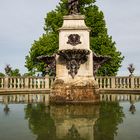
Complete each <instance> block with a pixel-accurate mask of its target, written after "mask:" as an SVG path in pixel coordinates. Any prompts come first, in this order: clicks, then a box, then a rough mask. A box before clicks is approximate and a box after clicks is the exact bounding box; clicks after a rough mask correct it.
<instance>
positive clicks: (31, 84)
mask: <svg viewBox="0 0 140 140" xmlns="http://www.w3.org/2000/svg"><path fill="white" fill-rule="evenodd" d="M29 84H30V88H31V89H32V88H33V79H32V78H30V83H29Z"/></svg>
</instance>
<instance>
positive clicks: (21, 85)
mask: <svg viewBox="0 0 140 140" xmlns="http://www.w3.org/2000/svg"><path fill="white" fill-rule="evenodd" d="M53 80H54V78H53V77H47V76H46V77H0V90H9V89H11V90H12V89H13V90H16V89H19V90H20V89H21V90H22V89H31V90H39V89H50V87H51V85H52V82H53Z"/></svg>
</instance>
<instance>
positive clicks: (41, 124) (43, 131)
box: [25, 104, 55, 140]
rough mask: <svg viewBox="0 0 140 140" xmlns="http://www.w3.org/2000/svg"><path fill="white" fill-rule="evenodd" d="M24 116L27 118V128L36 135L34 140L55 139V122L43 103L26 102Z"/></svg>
mask: <svg viewBox="0 0 140 140" xmlns="http://www.w3.org/2000/svg"><path fill="white" fill-rule="evenodd" d="M25 118H26V119H28V122H29V129H31V130H32V132H33V133H34V134H35V135H37V139H36V140H46V139H47V140H55V124H54V121H53V119H52V118H51V116H50V113H49V109H48V108H46V106H45V105H44V104H28V105H27V107H26V108H25Z"/></svg>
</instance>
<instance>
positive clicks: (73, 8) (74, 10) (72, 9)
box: [68, 0, 79, 15]
mask: <svg viewBox="0 0 140 140" xmlns="http://www.w3.org/2000/svg"><path fill="white" fill-rule="evenodd" d="M68 9H69V15H76V14H79V1H78V0H68Z"/></svg>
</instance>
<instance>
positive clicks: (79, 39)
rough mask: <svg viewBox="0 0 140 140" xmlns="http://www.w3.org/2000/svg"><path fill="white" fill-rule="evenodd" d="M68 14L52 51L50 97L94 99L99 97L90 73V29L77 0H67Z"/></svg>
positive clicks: (54, 99)
mask: <svg viewBox="0 0 140 140" xmlns="http://www.w3.org/2000/svg"><path fill="white" fill-rule="evenodd" d="M68 7H69V14H68V15H67V16H64V17H63V25H62V27H61V28H60V29H59V50H58V52H57V54H56V78H55V81H54V84H53V86H52V93H51V96H50V101H51V102H55V103H64V102H66V103H71V102H72V103H94V102H97V101H99V94H98V90H99V89H98V85H97V83H96V81H95V79H94V76H93V52H92V51H91V50H90V37H89V34H90V29H89V28H88V27H87V26H86V24H85V21H84V19H85V16H84V15H81V14H80V13H79V4H78V0H69V1H68Z"/></svg>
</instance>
